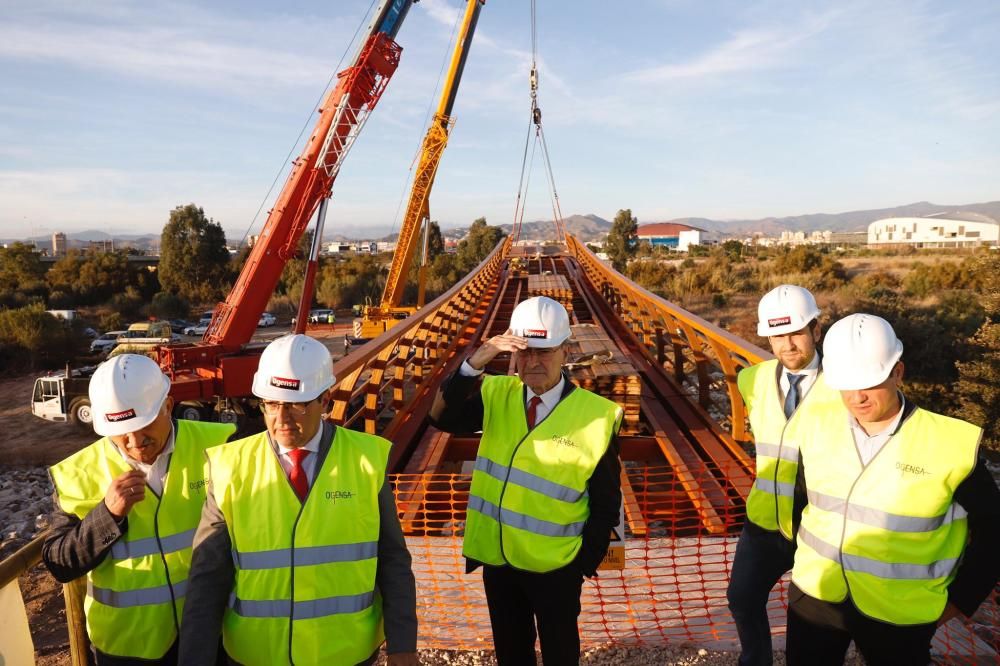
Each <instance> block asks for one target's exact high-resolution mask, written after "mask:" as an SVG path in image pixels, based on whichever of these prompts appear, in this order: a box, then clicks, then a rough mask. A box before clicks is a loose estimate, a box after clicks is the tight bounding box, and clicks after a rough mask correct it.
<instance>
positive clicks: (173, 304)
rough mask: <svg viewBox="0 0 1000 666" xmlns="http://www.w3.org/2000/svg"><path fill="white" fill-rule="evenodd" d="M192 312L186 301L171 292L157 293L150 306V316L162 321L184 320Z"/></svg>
mask: <svg viewBox="0 0 1000 666" xmlns="http://www.w3.org/2000/svg"><path fill="white" fill-rule="evenodd" d="M190 310H191V306H190V305H189V304H188V302H187V301H186V300H184V299H183V298H181V297H180V296H178V295H177V294H172V293H170V292H169V291H161V292H157V294H156V295H155V296H153V300H152V302H151V303H150V304H149V314H151V315H155V316H157V317H160V318H161V319H175V318H176V319H184V318H185V317H187V316H188V312H189V311H190Z"/></svg>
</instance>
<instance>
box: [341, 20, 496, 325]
mask: <svg viewBox="0 0 1000 666" xmlns="http://www.w3.org/2000/svg"><path fill="white" fill-rule="evenodd" d="M485 4H486V0H468V3H467V4H466V6H465V15H464V16H463V18H462V26H461V29H460V31H459V33H458V37H457V39H456V40H455V50H454V52H452V55H451V63H450V64H449V66H448V75H447V78H446V79H445V82H444V86H443V87H442V89H441V100H440V102H439V103H438V108H437V112H436V113H435V114H434V119H433V121H431V126H430V127H429V128H428V129H427V135H426V136H425V137H424V141H423V144H422V146H421V149H420V161H419V162H418V163H417V168H416V172H415V174H414V176H413V188H412V189H411V190H410V198H409V201H408V203H407V205H406V213H405V214H404V216H403V222H402V224H401V225H400V229H399V238H398V239H397V241H396V251H395V252H394V253H393V255H392V265H391V266H390V267H389V276H388V278H387V279H386V282H385V290H384V291H383V292H382V301H381V303H379V304H378V305H370V306H367V307H366V308H365V309H364V310H363V313H362V316H361V318H359V319H355V320H354V337H356V338H362V339H366V340H370V339H372V338H376V337H378V336H379V335H381V334H382V333H384V332H386V331H387V330H389V329H390V328H392V326H393V325H394V324H396V323H397V322H398V321H400V320H402V319H406V318H407V317H409V316H410V315H411V314H413V313H414V312H415V311H416V310H417V309H418V308H420V307H423V304H424V274H425V269H426V253H427V230H428V228H429V226H430V205H429V200H430V194H431V188H432V187H433V186H434V176H435V175H436V174H437V169H438V164H440V162H441V155H442V154H443V153H444V149H445V146H447V145H448V134H449V132H450V131H451V127H452V125H453V124H454V119H453V118H452V117H451V110H452V107H453V106H454V104H455V97H456V96H457V95H458V84H459V82H460V81H461V79H462V71H463V70H464V68H465V60H466V58H467V57H468V55H469V48H470V46H471V45H472V36H473V34H474V33H475V31H476V23H477V21H478V20H479V12H480V10H481V9H482V6H483V5H485ZM421 228H423V230H424V233H423V239H424V243H423V245H424V247H423V252H424V261H423V262H422V263H421V266H420V271H419V286H418V296H417V305H415V306H413V305H410V306H404V305H401V303H402V300H403V291H404V289H405V287H406V276H407V274H408V273H409V272H410V266H412V264H413V255H414V253H415V250H416V247H417V243H418V242H419V240H420V237H421V233H420V231H421Z"/></svg>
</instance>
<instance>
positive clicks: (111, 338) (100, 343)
mask: <svg viewBox="0 0 1000 666" xmlns="http://www.w3.org/2000/svg"><path fill="white" fill-rule="evenodd" d="M125 333H126V331H108V332H107V333H104V334H102V335H99V336H97V338H95V339H94V341H93V342H91V343H90V353H91V354H97V353H101V354H106V353H107V352H109V351H111V350H112V349H114V348H115V345H117V344H118V336H119V335H124V334H125Z"/></svg>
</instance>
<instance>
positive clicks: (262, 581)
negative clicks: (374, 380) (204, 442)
mask: <svg viewBox="0 0 1000 666" xmlns="http://www.w3.org/2000/svg"><path fill="white" fill-rule="evenodd" d="M333 385H334V376H333V367H332V359H331V357H330V352H329V351H328V350H327V348H326V347H325V346H323V344H322V343H320V342H318V341H316V340H314V339H312V338H310V337H308V336H305V335H286V336H284V337H281V338H278V339H277V340H275V341H274V342H272V343H271V344H269V345H268V346H267V348H266V349H265V350H264V353H263V354H262V355H261V357H260V364H259V366H258V368H257V372H256V374H255V375H254V379H253V388H252V390H253V394H254V395H255V396H257V397H258V398H260V401H261V402H260V406H261V411H262V412H263V414H264V424H265V425H266V426H267V430H266V431H264V432H262V433H260V434H257V435H253V436H251V437H247V438H245V439H241V440H238V441H235V442H231V443H230V444H227V445H225V446H221V447H218V448H216V449H213V450H211V451H209V452H208V459H209V477H210V478H209V491H208V500H207V501H206V503H205V509H204V512H203V515H202V519H201V524H200V525H199V527H198V533H197V534H196V536H195V542H194V557H193V561H192V564H191V575H190V588H191V589H190V591H189V593H188V594H189V596H188V604H187V606H186V607H185V616H184V629H183V630H182V632H181V649H180V660H181V663H183V664H185V666H189V665H196V664H206V665H208V664H214V663H215V660H216V656H217V655H216V649H215V648H216V637H217V636H218V635H219V632H220V631H221V633H222V639H223V646H224V648H225V651H226V653H227V655H228V657H229V658H230V659H231V660H233V661H235V662H237V663H240V664H247V665H248V666H252V665H254V664H261V665H265V664H266V665H274V664H303V665H304V664H371V663H374V661H375V659H376V657H377V656H378V651H379V647H380V645H381V644H382V642H383V640H386V641H387V646H386V647H387V651H388V653H389V664H391V665H392V666H410V665H412V664H416V663H417V655H416V647H417V646H416V644H417V615H416V587H415V584H414V578H413V573H412V571H411V569H410V554H409V552H408V551H407V549H406V542H405V541H404V539H403V532H402V529H401V528H400V524H399V518H398V516H397V514H396V504H395V501H394V499H393V495H392V488H391V487H390V485H389V484H388V483H387V482H386V476H385V474H386V464H387V462H388V458H389V449H390V446H391V445H390V443H389V442H388V441H386V440H385V439H382V438H381V437H376V436H374V435H368V434H365V433H362V432H356V431H354V430H348V429H346V428H338V427H336V426H334V425H333V424H332V423H330V422H328V421H324V419H323V413H324V410H325V407H326V406H327V405H328V404H329V401H330V399H331V397H332V394H333Z"/></svg>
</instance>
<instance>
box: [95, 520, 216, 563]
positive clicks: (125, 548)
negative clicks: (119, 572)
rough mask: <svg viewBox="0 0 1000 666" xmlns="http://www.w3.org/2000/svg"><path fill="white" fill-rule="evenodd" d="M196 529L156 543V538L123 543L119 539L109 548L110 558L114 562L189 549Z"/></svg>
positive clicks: (167, 537) (173, 535) (163, 538)
mask: <svg viewBox="0 0 1000 666" xmlns="http://www.w3.org/2000/svg"><path fill="white" fill-rule="evenodd" d="M196 531H197V528H192V529H190V530H188V531H186V532H179V533H177V534H171V535H170V536H166V537H161V538H160V539H159V541H157V538H156V537H147V538H145V539H136V540H134V541H125V540H124V539H119V540H118V541H116V542H115V545H113V546H111V557H112V559H115V560H130V559H132V558H135V557H145V556H146V555H152V554H154V553H163V554H164V555H166V554H167V553H176V552H177V551H179V550H184V549H185V548H190V547H191V544H192V543H194V533H195V532H196Z"/></svg>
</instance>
